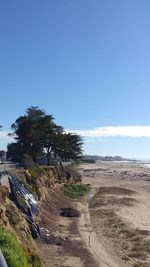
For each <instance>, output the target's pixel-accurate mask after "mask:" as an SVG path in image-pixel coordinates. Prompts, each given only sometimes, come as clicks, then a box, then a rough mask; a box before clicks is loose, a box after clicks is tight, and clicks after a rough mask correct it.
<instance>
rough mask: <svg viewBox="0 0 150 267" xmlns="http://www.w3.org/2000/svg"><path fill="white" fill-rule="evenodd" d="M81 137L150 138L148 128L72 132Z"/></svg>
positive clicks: (108, 128)
mask: <svg viewBox="0 0 150 267" xmlns="http://www.w3.org/2000/svg"><path fill="white" fill-rule="evenodd" d="M70 132H73V133H77V134H79V135H81V136H83V137H90V138H91V137H94V138H104V137H150V126H140V125H136V126H107V127H99V128H95V129H93V130H74V131H70Z"/></svg>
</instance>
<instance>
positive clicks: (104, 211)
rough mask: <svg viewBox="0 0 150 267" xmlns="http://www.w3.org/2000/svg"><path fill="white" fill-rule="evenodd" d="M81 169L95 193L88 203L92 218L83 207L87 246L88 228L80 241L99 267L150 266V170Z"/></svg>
mask: <svg viewBox="0 0 150 267" xmlns="http://www.w3.org/2000/svg"><path fill="white" fill-rule="evenodd" d="M80 167H81V170H82V171H83V172H82V174H83V183H85V184H91V186H92V188H93V190H95V191H96V192H97V193H96V195H95V196H94V198H93V199H91V200H90V215H91V219H90V218H88V206H85V207H84V209H85V210H86V212H85V213H86V219H85V221H87V222H88V227H89V232H90V231H91V235H90V239H91V240H90V242H91V244H90V246H89V244H88V242H89V241H88V238H89V237H88V234H87V233H89V232H88V229H87V231H84V232H83V234H82V238H83V239H84V240H85V243H86V244H87V246H88V247H89V250H90V251H91V252H92V250H93V253H92V254H93V256H94V254H95V258H97V260H98V262H99V266H100V267H105V266H111V267H124V266H126V267H127V266H137V267H138V266H150V257H149V255H150V254H149V253H150V232H149V231H150V170H149V169H148V168H145V167H144V166H140V165H138V164H129V163H100V164H84V165H82V166H80ZM91 222H92V227H91V226H90V223H91ZM84 230H85V229H84ZM93 230H94V231H93ZM84 233H85V234H84ZM91 267H92V266H91Z"/></svg>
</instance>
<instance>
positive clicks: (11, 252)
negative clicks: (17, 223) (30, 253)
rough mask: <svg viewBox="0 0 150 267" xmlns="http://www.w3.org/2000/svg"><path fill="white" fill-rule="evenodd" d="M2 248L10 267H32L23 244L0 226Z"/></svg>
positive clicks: (0, 245)
mask: <svg viewBox="0 0 150 267" xmlns="http://www.w3.org/2000/svg"><path fill="white" fill-rule="evenodd" d="M0 248H1V250H2V252H3V255H4V257H5V260H6V262H7V264H8V266H9V267H20V266H21V267H30V266H31V265H30V264H29V263H28V259H27V256H26V254H25V252H24V250H23V248H22V246H21V245H20V244H19V243H18V242H17V240H16V239H15V237H14V236H13V235H11V234H9V233H7V232H5V231H4V230H3V229H2V228H0Z"/></svg>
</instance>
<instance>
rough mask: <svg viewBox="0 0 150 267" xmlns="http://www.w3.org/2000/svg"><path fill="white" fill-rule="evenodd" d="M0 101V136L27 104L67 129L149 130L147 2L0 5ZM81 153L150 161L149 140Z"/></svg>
mask: <svg viewBox="0 0 150 267" xmlns="http://www.w3.org/2000/svg"><path fill="white" fill-rule="evenodd" d="M0 97H1V104H0V123H1V124H3V131H9V130H10V125H11V124H12V123H13V122H14V121H15V120H16V118H17V117H18V116H20V115H22V114H24V113H25V110H26V108H28V107H29V106H31V105H35V106H39V107H40V108H42V109H45V110H46V111H47V112H48V113H50V114H53V116H54V117H55V118H56V123H58V124H61V125H63V126H64V127H65V128H66V129H69V130H76V129H78V130H93V129H95V128H98V127H106V126H109V127H110V126H124V125H125V126H134V125H140V126H147V125H150V1H149V0H125V1H123V0H122V1H121V0H105V1H103V0H43V1H41V0H25V1H20V0H13V1H12V0H8V1H5V0H2V1H0ZM1 135H2V133H1ZM4 143H5V144H6V140H4V138H1V139H0V147H1V148H2V147H4V145H5V144H4ZM85 152H86V153H90V154H99V155H105V154H106V155H117V154H119V155H122V156H128V155H129V156H131V157H132V156H133V157H135V156H137V157H140V156H141V157H149V158H150V137H134V136H133V137H130V136H129V137H120V136H119V137H118V136H113V137H111V134H110V136H108V137H102V138H95V136H93V138H91V137H90V138H87V137H86V138H85Z"/></svg>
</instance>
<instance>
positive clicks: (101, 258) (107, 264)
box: [78, 203, 129, 267]
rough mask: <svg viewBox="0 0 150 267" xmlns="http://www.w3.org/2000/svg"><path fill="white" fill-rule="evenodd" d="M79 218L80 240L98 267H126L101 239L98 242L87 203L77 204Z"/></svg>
mask: <svg viewBox="0 0 150 267" xmlns="http://www.w3.org/2000/svg"><path fill="white" fill-rule="evenodd" d="M79 210H80V212H81V217H80V219H79V224H78V229H79V232H80V235H81V238H82V240H83V241H84V243H85V244H86V247H87V248H88V249H89V251H90V253H91V254H92V255H93V257H94V258H95V260H96V262H97V264H98V266H99V267H127V266H129V265H127V264H126V265H124V264H123V262H122V261H120V260H119V258H117V256H116V255H115V254H114V252H113V251H111V249H110V248H109V247H108V244H106V242H105V241H104V240H103V238H102V237H101V241H99V240H98V238H97V234H96V233H95V232H94V231H93V228H92V224H91V219H90V214H89V205H88V203H79Z"/></svg>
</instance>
